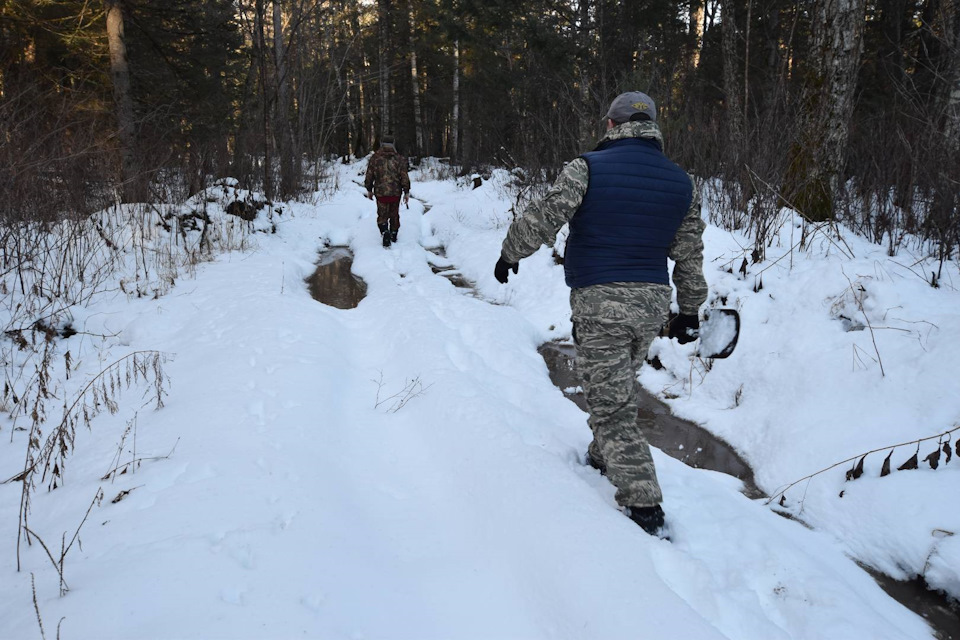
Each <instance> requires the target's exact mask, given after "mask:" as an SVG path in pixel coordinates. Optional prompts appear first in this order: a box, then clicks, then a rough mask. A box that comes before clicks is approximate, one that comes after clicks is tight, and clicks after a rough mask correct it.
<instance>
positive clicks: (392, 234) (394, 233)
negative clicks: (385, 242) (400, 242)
mask: <svg viewBox="0 0 960 640" xmlns="http://www.w3.org/2000/svg"><path fill="white" fill-rule="evenodd" d="M398 233H400V230H399V229H391V230H390V242H396V241H397V234H398Z"/></svg>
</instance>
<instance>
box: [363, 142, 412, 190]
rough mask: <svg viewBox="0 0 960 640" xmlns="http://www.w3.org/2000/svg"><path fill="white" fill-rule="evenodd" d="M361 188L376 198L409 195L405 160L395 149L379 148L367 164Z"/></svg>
mask: <svg viewBox="0 0 960 640" xmlns="http://www.w3.org/2000/svg"><path fill="white" fill-rule="evenodd" d="M363 186H365V187H366V188H367V191H370V192H372V193H373V194H374V195H376V196H378V197H383V196H387V197H391V196H392V197H396V196H399V195H402V194H404V193H410V176H408V175H407V159H406V158H404V157H403V156H401V155H400V154H398V153H397V151H396V149H392V148H390V147H381V148H380V149H379V150H378V151H377V152H376V153H374V154H373V157H372V158H370V162H369V163H368V164H367V175H366V177H365V178H364V181H363Z"/></svg>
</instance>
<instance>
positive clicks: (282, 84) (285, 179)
mask: <svg viewBox="0 0 960 640" xmlns="http://www.w3.org/2000/svg"><path fill="white" fill-rule="evenodd" d="M290 37H291V40H292V39H293V34H292V33H291V34H290ZM273 54H274V62H275V65H276V72H277V96H276V98H277V104H276V108H275V110H274V120H275V124H274V131H276V132H277V133H278V138H279V140H278V144H279V147H280V148H279V150H278V154H279V156H280V197H281V198H284V199H286V198H290V197H292V196H294V195H296V193H297V191H299V186H300V171H299V167H300V164H301V161H300V157H299V154H298V153H297V152H296V149H295V145H294V139H293V129H292V126H293V122H292V120H291V117H290V111H291V104H290V81H289V77H288V65H287V49H286V47H284V45H283V7H282V6H281V4H280V0H273Z"/></svg>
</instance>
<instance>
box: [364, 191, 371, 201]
mask: <svg viewBox="0 0 960 640" xmlns="http://www.w3.org/2000/svg"><path fill="white" fill-rule="evenodd" d="M365 197H366V199H367V200H373V192H372V191H367V194H366V196H365Z"/></svg>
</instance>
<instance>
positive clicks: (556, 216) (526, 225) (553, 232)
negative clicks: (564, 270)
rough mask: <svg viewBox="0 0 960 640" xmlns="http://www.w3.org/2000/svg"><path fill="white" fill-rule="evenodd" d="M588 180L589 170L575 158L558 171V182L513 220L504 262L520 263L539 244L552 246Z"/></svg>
mask: <svg viewBox="0 0 960 640" xmlns="http://www.w3.org/2000/svg"><path fill="white" fill-rule="evenodd" d="M589 180H590V167H589V166H588V165H587V161H586V160H584V159H583V158H577V159H576V160H574V161H573V162H571V163H570V164H568V165H567V166H566V167H564V169H563V171H561V172H560V176H559V177H558V178H557V181H556V182H554V183H553V186H552V187H550V190H549V191H548V192H547V195H545V196H544V197H543V198H542V199H541V200H538V201H536V202H533V203H531V204H530V206H528V207H527V209H526V211H524V212H523V216H522V217H521V218H518V219H517V220H514V222H513V224H511V225H510V229H509V230H508V231H507V237H506V238H505V239H504V240H503V247H502V248H501V250H500V255H501V256H502V257H503V259H504V260H505V261H507V262H511V263H514V262H520V260H521V258H526V257H527V256H530V255H532V254H533V253H534V252H536V250H537V249H539V248H540V247H541V246H542V245H544V244H546V245H550V246H552V245H553V242H554V241H555V240H556V238H557V232H558V231H560V227H562V226H563V225H564V224H566V223H567V222H569V221H570V218H572V217H573V214H575V213H576V212H577V209H579V208H580V203H581V202H583V196H584V194H585V193H586V192H587V184H588V183H589Z"/></svg>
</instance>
